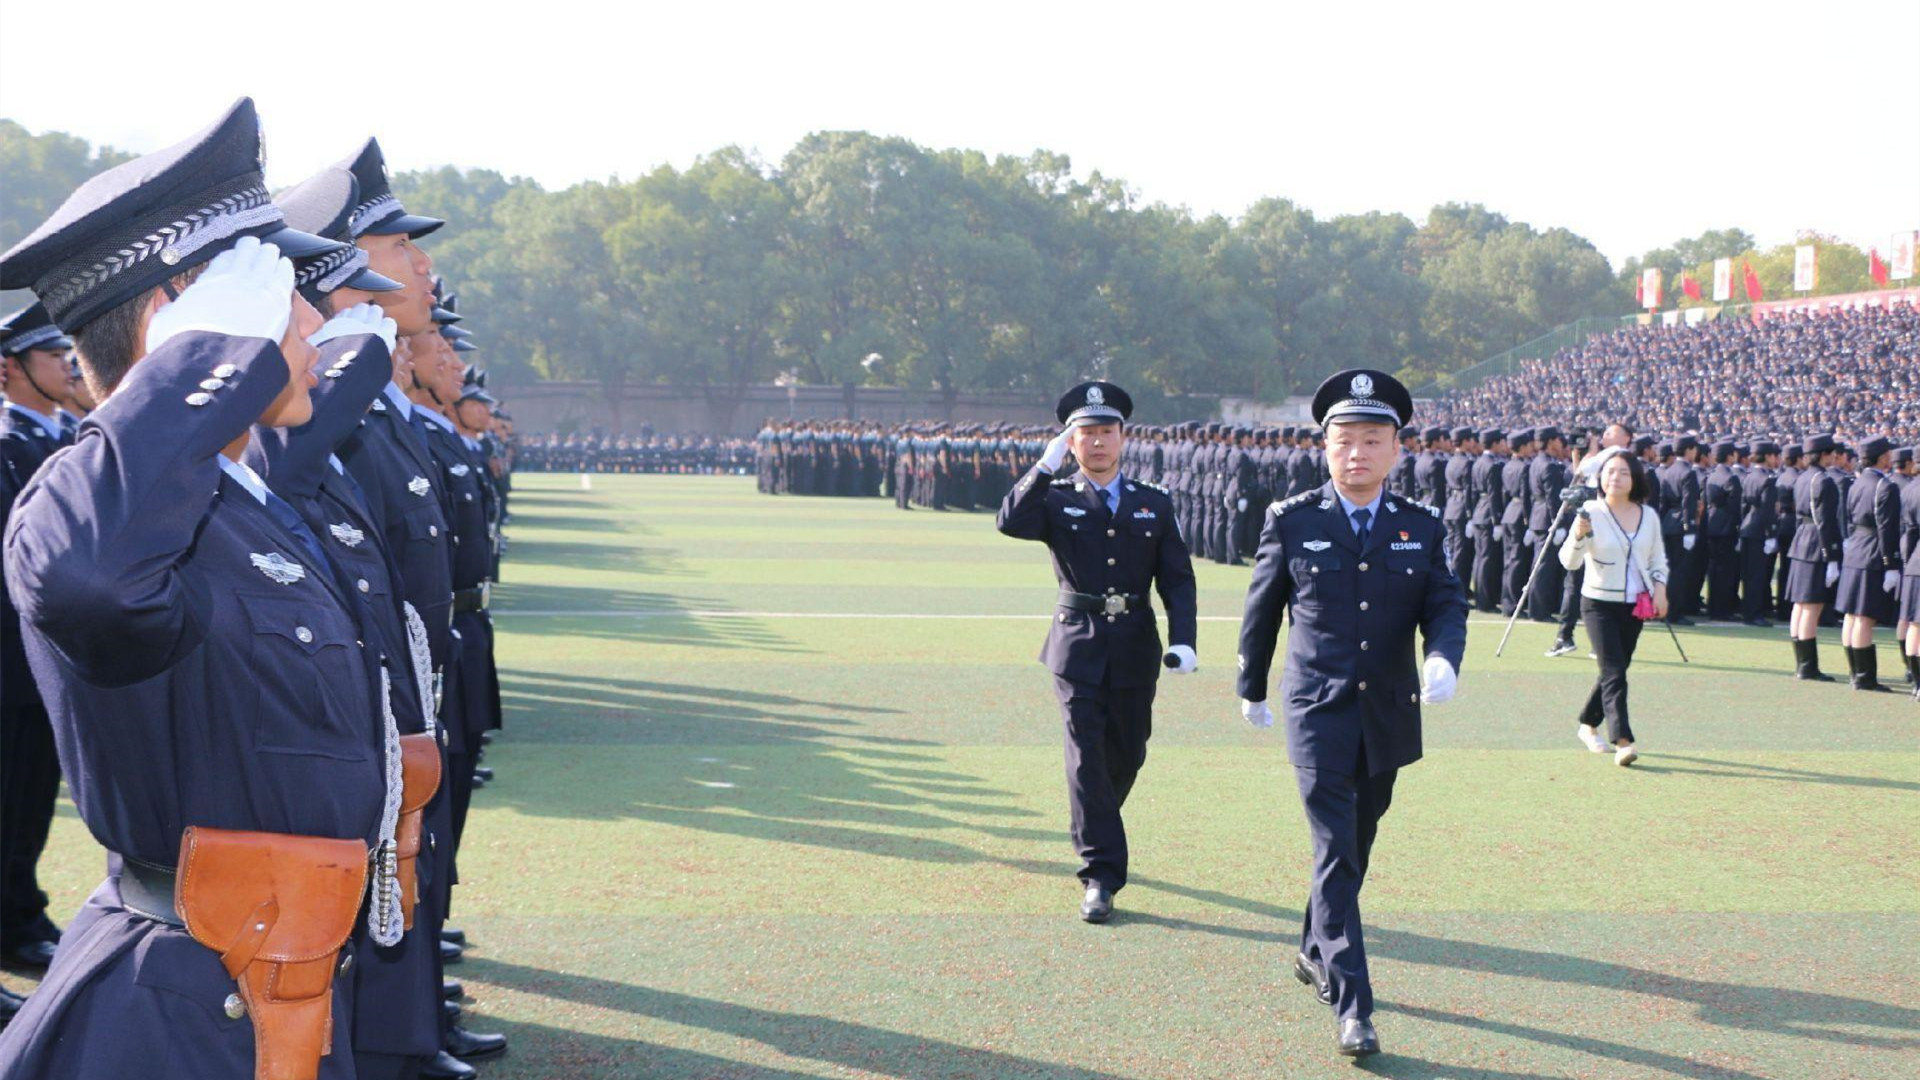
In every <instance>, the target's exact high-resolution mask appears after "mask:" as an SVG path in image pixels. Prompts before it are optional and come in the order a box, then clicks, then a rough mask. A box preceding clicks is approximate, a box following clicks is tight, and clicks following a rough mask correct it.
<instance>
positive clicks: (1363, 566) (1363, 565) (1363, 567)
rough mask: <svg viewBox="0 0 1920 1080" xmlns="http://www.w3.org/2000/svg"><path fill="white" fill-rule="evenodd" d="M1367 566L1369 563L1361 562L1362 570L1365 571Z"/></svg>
mask: <svg viewBox="0 0 1920 1080" xmlns="http://www.w3.org/2000/svg"><path fill="white" fill-rule="evenodd" d="M1366 568H1367V564H1366V563H1361V564H1360V569H1361V570H1362V571H1364V570H1366Z"/></svg>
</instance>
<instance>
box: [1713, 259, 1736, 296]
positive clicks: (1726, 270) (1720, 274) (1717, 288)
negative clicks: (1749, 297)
mask: <svg viewBox="0 0 1920 1080" xmlns="http://www.w3.org/2000/svg"><path fill="white" fill-rule="evenodd" d="M1731 299H1733V260H1732V259H1715V260H1713V300H1714V303H1716V304H1724V303H1726V302H1727V301H1729V300H1731Z"/></svg>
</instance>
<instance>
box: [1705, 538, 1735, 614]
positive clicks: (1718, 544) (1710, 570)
mask: <svg viewBox="0 0 1920 1080" xmlns="http://www.w3.org/2000/svg"><path fill="white" fill-rule="evenodd" d="M1739 542H1740V538H1739V537H1738V536H1709V537H1707V618H1709V619H1731V618H1733V613H1734V612H1736V611H1738V610H1740V553H1739V552H1738V551H1735V550H1734V546H1735V545H1736V544H1738V543H1739ZM1694 550H1695V554H1698V553H1699V549H1698V548H1696V549H1694Z"/></svg>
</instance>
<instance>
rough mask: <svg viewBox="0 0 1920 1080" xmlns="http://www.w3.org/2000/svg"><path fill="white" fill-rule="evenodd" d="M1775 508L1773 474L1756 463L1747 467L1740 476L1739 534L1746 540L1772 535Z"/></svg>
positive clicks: (1776, 503)
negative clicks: (1744, 473) (1744, 472)
mask: <svg viewBox="0 0 1920 1080" xmlns="http://www.w3.org/2000/svg"><path fill="white" fill-rule="evenodd" d="M1777 508H1778V500H1777V499H1776V498H1775V497H1774V491H1773V474H1772V473H1770V472H1768V471H1767V470H1765V469H1763V468H1761V467H1760V466H1758V465H1755V466H1753V467H1752V468H1750V469H1748V470H1747V471H1746V475H1744V476H1742V477H1741V478H1740V536H1741V537H1742V538H1743V539H1748V540H1765V539H1766V538H1767V537H1769V536H1772V535H1773V534H1774V532H1775V521H1774V513H1775V511H1776V509H1777Z"/></svg>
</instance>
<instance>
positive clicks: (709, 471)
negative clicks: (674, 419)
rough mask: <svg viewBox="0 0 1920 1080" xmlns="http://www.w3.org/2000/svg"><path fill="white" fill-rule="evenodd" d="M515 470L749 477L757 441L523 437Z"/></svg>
mask: <svg viewBox="0 0 1920 1080" xmlns="http://www.w3.org/2000/svg"><path fill="white" fill-rule="evenodd" d="M516 450H517V454H518V456H517V457H516V458H515V459H514V468H515V469H517V470H519V471H521V472H594V473H675V474H687V475H699V476H712V475H716V474H732V475H740V476H744V475H746V473H747V472H749V471H750V470H752V468H753V443H752V442H751V441H750V440H747V439H733V438H726V437H720V436H713V435H657V434H654V433H653V431H652V430H651V429H644V428H643V429H642V430H641V432H640V433H639V434H633V435H629V434H620V435H609V434H606V433H604V432H598V431H594V432H587V433H584V434H581V433H575V434H572V435H560V434H558V433H555V432H548V433H546V434H544V435H531V436H526V437H523V438H522V439H521V440H520V441H519V443H518V444H517V446H516Z"/></svg>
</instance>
